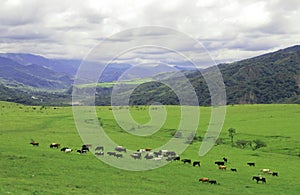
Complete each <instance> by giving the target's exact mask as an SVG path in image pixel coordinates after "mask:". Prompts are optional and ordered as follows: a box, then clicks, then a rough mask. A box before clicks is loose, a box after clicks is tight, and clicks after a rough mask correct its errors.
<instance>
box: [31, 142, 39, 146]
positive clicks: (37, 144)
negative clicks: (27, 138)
mask: <svg viewBox="0 0 300 195" xmlns="http://www.w3.org/2000/svg"><path fill="white" fill-rule="evenodd" d="M30 144H31V145H32V146H39V142H34V141H32V142H30Z"/></svg>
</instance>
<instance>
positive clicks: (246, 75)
mask: <svg viewBox="0 0 300 195" xmlns="http://www.w3.org/2000/svg"><path fill="white" fill-rule="evenodd" d="M80 63H81V61H80V60H67V59H47V58H44V57H42V56H37V55H32V54H17V53H8V54H0V92H1V94H0V100H7V101H15V102H20V103H25V104H26V103H27V104H69V103H70V101H71V97H70V94H71V91H72V90H71V86H72V83H73V78H74V76H75V74H76V71H77V69H78V67H79V66H80ZM174 67H176V68H177V69H178V70H182V71H183V73H184V74H185V75H186V77H187V78H188V79H189V80H190V82H191V84H192V85H193V86H194V88H195V91H196V93H197V96H198V99H199V103H200V105H209V104H210V95H209V90H208V88H207V86H206V83H205V80H204V79H203V77H202V75H201V73H200V72H198V71H195V70H193V69H192V68H190V67H188V66H186V67H185V66H184V65H183V66H180V64H174ZM218 67H219V69H220V71H221V73H222V76H223V79H224V83H225V86H226V93H227V103H228V104H241V103H242V104H248V103H300V90H299V89H300V88H299V87H300V46H299V45H296V46H292V47H289V48H286V49H282V50H279V51H276V52H272V53H267V54H264V55H261V56H257V57H254V58H250V59H245V60H241V61H238V62H234V63H230V64H219V65H218ZM172 70H173V69H172V68H171V67H168V66H164V65H160V64H157V65H155V68H154V66H145V67H133V66H131V65H130V64H110V65H109V66H108V67H106V69H105V70H104V72H103V74H102V76H101V78H100V79H99V81H100V82H112V81H116V80H118V79H119V78H120V76H121V75H122V74H124V73H126V74H124V75H126V76H125V77H123V78H122V79H128V80H130V79H136V78H144V77H153V78H160V79H166V80H168V79H169V77H168V76H169V75H170V74H169V73H170V72H172ZM203 71H209V69H205V70H203ZM166 72H167V74H164V73H166ZM176 83H178V85H180V86H182V88H183V89H184V85H183V83H181V80H180V78H178V79H176ZM49 90H51V91H52V92H51V93H48V92H47V91H49ZM83 90H84V89H83ZM124 90H125V91H126V87H125V88H124ZM110 93H111V88H108V87H101V85H100V86H99V87H98V88H97V97H96V104H98V105H108V104H110ZM32 96H34V97H39V98H37V99H39V101H37V100H35V98H33V99H32ZM151 102H162V103H164V104H178V103H179V102H178V98H177V97H176V95H175V94H174V92H172V90H171V89H169V88H168V87H167V86H165V85H163V84H161V83H157V82H154V81H152V82H147V83H144V84H141V85H140V86H138V88H136V90H135V91H134V92H133V94H132V95H131V102H130V103H131V104H149V103H151Z"/></svg>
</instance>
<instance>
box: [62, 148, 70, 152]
mask: <svg viewBox="0 0 300 195" xmlns="http://www.w3.org/2000/svg"><path fill="white" fill-rule="evenodd" d="M66 149H68V147H63V148H62V149H60V151H62V152H65V151H66Z"/></svg>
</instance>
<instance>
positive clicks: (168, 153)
mask: <svg viewBox="0 0 300 195" xmlns="http://www.w3.org/2000/svg"><path fill="white" fill-rule="evenodd" d="M166 155H167V156H176V153H175V152H173V151H170V152H166Z"/></svg>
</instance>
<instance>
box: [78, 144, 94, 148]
mask: <svg viewBox="0 0 300 195" xmlns="http://www.w3.org/2000/svg"><path fill="white" fill-rule="evenodd" d="M81 147H82V148H91V147H92V144H83V145H82V146H81Z"/></svg>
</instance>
